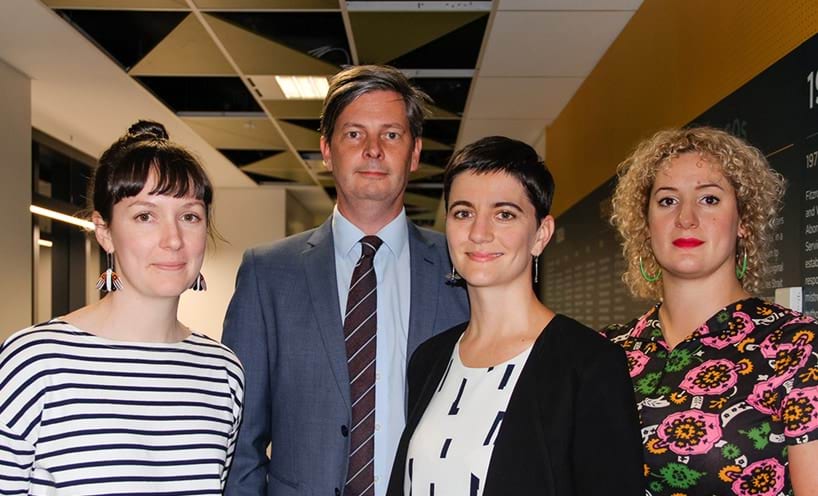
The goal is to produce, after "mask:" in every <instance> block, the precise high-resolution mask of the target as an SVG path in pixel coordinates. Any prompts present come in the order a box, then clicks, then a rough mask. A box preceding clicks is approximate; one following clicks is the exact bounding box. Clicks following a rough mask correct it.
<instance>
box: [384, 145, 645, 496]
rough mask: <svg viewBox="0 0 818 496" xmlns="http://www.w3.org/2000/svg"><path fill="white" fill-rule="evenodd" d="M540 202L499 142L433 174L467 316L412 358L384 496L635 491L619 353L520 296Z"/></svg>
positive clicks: (538, 241)
mask: <svg viewBox="0 0 818 496" xmlns="http://www.w3.org/2000/svg"><path fill="white" fill-rule="evenodd" d="M553 193H554V181H553V179H552V178H551V174H550V173H549V172H548V169H547V168H546V167H545V164H544V163H543V162H542V160H540V158H539V157H538V156H537V154H536V152H535V151H534V150H533V149H532V148H531V147H530V146H528V145H526V144H525V143H522V142H520V141H516V140H512V139H509V138H503V137H491V138H484V139H482V140H479V141H477V142H475V143H473V144H471V145H468V146H466V147H465V148H464V149H462V150H460V151H459V152H457V153H456V154H455V155H454V156H453V157H452V159H451V161H450V162H449V164H448V166H447V167H446V173H445V179H444V199H445V204H446V237H447V241H448V244H449V254H450V255H451V258H452V262H453V266H454V269H455V270H456V272H455V271H453V272H452V275H451V279H452V280H453V281H460V282H462V283H465V285H466V288H467V290H468V294H469V300H470V304H471V315H470V320H469V321H468V322H466V323H464V324H462V325H460V326H457V327H455V328H452V329H450V330H449V331H446V332H444V333H443V334H440V335H438V336H436V337H434V338H432V339H430V340H428V341H426V342H425V343H424V344H422V345H421V346H420V347H419V348H418V350H417V351H416V352H415V353H414V355H413V356H412V359H411V361H410V364H409V371H408V382H409V417H408V421H407V425H406V430H405V431H404V433H403V437H402V438H401V442H400V445H399V448H398V454H397V458H396V460H395V464H394V466H393V470H392V477H391V479H390V484H389V492H388V494H390V495H393V496H397V495H409V494H412V495H414V496H427V495H428V496H432V495H435V494H437V495H456V494H457V495H461V494H462V495H473V496H477V495H484V496H493V495H509V494H515V495H516V494H520V495H522V494H537V495H544V496H546V495H555V496H556V495H569V494H571V495H574V494H577V495H603V494H605V495H608V494H617V495H625V496H637V495H642V494H643V493H644V488H643V477H642V455H641V447H640V437H639V426H638V419H637V416H636V408H635V405H634V401H633V392H632V390H631V387H630V381H629V379H628V374H627V365H626V361H625V356H624V354H623V353H622V351H621V350H619V349H617V347H616V346H613V345H612V344H611V343H608V342H606V341H605V339H603V338H602V337H601V336H600V335H599V334H597V333H596V332H594V331H593V330H591V329H589V328H587V327H585V326H583V325H582V324H580V323H579V322H577V321H575V320H572V319H570V318H569V317H566V316H564V315H559V314H555V313H554V312H553V311H552V310H550V309H549V308H548V307H546V306H545V305H543V304H542V303H541V302H540V301H539V300H538V299H537V295H536V294H535V292H534V289H533V284H532V282H534V281H536V279H537V277H538V274H537V257H538V256H539V255H540V253H542V251H543V249H544V248H545V246H546V245H547V244H548V241H549V240H550V238H551V235H552V233H553V231H554V219H553V218H552V217H551V216H550V215H549V210H550V208H551V199H552V197H553Z"/></svg>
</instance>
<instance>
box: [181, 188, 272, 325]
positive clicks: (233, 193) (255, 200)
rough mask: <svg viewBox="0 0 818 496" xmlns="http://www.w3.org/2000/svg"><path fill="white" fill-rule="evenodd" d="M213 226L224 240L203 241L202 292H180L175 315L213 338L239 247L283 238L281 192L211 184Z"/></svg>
mask: <svg viewBox="0 0 818 496" xmlns="http://www.w3.org/2000/svg"><path fill="white" fill-rule="evenodd" d="M213 206H214V208H213V219H214V220H215V225H216V229H217V230H218V231H219V233H220V234H221V235H222V237H224V238H225V240H227V242H228V243H225V242H222V241H217V243H216V246H215V247H214V246H213V245H212V244H211V245H210V246H208V252H207V255H206V256H205V262H204V267H202V274H204V276H205V280H206V281H207V291H204V292H198V293H197V292H194V291H186V292H185V293H184V294H183V295H182V301H181V304H180V306H179V320H180V321H182V322H184V323H185V324H186V325H188V326H189V327H190V328H191V329H194V330H196V331H199V332H203V333H205V334H207V335H208V336H211V337H213V338H215V339H220V338H221V335H222V321H223V320H224V314H225V312H226V311H227V305H228V303H229V302H230V297H231V296H232V295H233V288H234V286H235V282H236V272H237V271H238V268H239V264H240V263H241V257H242V254H243V253H244V250H246V249H247V248H250V247H253V246H257V245H260V244H265V243H269V242H272V241H275V240H277V239H281V238H283V237H284V235H285V234H284V233H285V225H286V219H285V212H286V208H285V207H286V191H285V190H284V189H282V188H267V187H259V188H217V189H216V191H215V200H214V204H213Z"/></svg>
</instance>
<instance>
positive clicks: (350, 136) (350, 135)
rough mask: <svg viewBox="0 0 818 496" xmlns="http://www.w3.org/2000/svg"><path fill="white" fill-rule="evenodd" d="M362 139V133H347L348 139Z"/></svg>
mask: <svg viewBox="0 0 818 496" xmlns="http://www.w3.org/2000/svg"><path fill="white" fill-rule="evenodd" d="M360 137H361V133H360V132H358V131H347V138H351V139H358V138H360Z"/></svg>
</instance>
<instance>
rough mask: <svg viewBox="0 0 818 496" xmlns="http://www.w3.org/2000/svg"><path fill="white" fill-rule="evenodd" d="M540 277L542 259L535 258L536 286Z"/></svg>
mask: <svg viewBox="0 0 818 496" xmlns="http://www.w3.org/2000/svg"><path fill="white" fill-rule="evenodd" d="M539 277H540V257H538V256H534V284H536V283H537V280H538V279H539Z"/></svg>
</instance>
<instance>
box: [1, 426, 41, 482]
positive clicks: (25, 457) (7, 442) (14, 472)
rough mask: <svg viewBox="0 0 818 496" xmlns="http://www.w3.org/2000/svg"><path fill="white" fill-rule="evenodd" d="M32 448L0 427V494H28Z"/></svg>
mask: <svg viewBox="0 0 818 496" xmlns="http://www.w3.org/2000/svg"><path fill="white" fill-rule="evenodd" d="M33 465H34V446H33V445H32V444H31V443H29V442H28V441H26V440H25V439H24V438H22V437H20V436H18V435H17V434H14V433H13V432H11V429H9V428H8V427H6V425H5V424H3V425H0V494H4V495H5V494H20V495H25V494H28V490H29V484H30V482H31V469H32V467H33Z"/></svg>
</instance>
